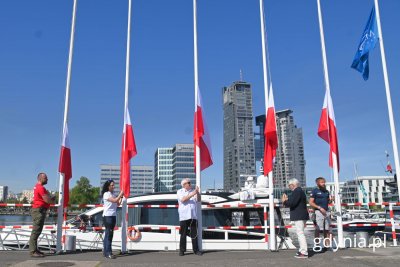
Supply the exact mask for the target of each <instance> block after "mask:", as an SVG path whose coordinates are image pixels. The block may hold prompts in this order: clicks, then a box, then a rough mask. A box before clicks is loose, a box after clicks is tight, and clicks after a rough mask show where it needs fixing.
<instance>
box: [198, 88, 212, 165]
mask: <svg viewBox="0 0 400 267" xmlns="http://www.w3.org/2000/svg"><path fill="white" fill-rule="evenodd" d="M198 148H199V149H200V170H201V171H202V170H204V169H206V168H208V167H209V166H211V165H212V164H213V160H212V152H211V142H210V135H209V133H208V129H207V125H206V122H205V121H204V111H203V108H202V100H201V94H200V89H198V90H197V103H196V107H195V113H194V162H195V164H194V165H195V169H196V151H197V149H198Z"/></svg>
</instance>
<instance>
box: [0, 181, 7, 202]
mask: <svg viewBox="0 0 400 267" xmlns="http://www.w3.org/2000/svg"><path fill="white" fill-rule="evenodd" d="M7 198H8V186H6V185H0V201H1V202H5V201H6V200H7Z"/></svg>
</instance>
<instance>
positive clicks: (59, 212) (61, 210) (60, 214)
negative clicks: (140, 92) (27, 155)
mask: <svg viewBox="0 0 400 267" xmlns="http://www.w3.org/2000/svg"><path fill="white" fill-rule="evenodd" d="M77 1H78V0H74V6H73V11H72V23H71V37H70V43H69V56H68V68H67V81H66V88H65V104H64V121H63V133H64V131H65V129H66V127H67V123H68V108H69V90H70V85H71V70H72V56H73V51H74V36H75V21H76V6H77ZM59 179H60V182H59V186H60V187H59V191H58V192H59V193H58V208H57V245H56V252H57V253H60V252H61V250H62V243H63V242H62V239H63V237H62V225H63V221H65V220H64V183H65V181H64V175H63V174H62V173H60V178H59ZM64 223H65V222H64Z"/></svg>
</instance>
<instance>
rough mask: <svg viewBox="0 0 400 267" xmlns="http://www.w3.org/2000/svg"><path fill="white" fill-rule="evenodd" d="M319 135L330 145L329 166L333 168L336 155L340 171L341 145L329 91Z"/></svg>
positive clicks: (326, 94) (323, 108)
mask: <svg viewBox="0 0 400 267" xmlns="http://www.w3.org/2000/svg"><path fill="white" fill-rule="evenodd" d="M318 135H319V137H321V138H322V139H324V140H325V141H326V142H327V143H328V144H329V147H330V149H329V166H330V167H331V168H333V158H332V153H334V154H335V155H336V160H337V167H338V171H339V169H340V168H339V166H340V165H339V143H338V138H337V129H336V121H335V112H334V111H333V103H332V98H331V94H330V92H329V90H326V93H325V100H324V106H323V107H322V113H321V118H320V120H319V127H318Z"/></svg>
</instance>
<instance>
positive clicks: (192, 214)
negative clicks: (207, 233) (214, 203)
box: [176, 178, 203, 256]
mask: <svg viewBox="0 0 400 267" xmlns="http://www.w3.org/2000/svg"><path fill="white" fill-rule="evenodd" d="M181 185H182V188H181V189H179V190H178V192H177V193H176V195H177V198H178V203H179V208H178V213H179V225H180V231H179V233H180V234H181V239H180V243H179V256H183V255H184V254H185V251H186V235H190V237H191V238H192V247H193V252H194V254H196V255H198V256H201V255H203V253H202V252H201V251H199V244H198V239H197V236H198V233H197V214H196V212H197V203H198V202H200V201H201V198H200V189H199V187H198V186H196V189H193V188H192V186H191V184H190V179H189V178H185V179H182V181H181ZM189 228H190V231H189Z"/></svg>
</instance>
